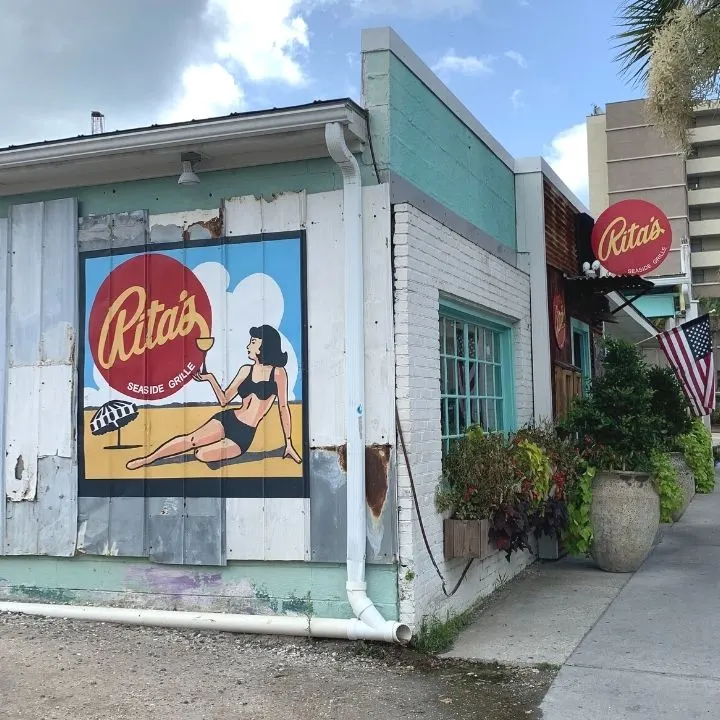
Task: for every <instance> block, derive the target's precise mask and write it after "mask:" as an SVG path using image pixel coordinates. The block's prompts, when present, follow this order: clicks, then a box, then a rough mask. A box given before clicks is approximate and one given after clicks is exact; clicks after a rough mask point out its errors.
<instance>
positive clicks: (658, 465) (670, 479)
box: [652, 452, 685, 523]
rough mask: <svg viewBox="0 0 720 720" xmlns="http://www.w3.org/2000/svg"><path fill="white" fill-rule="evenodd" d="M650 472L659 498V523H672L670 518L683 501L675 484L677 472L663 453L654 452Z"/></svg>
mask: <svg viewBox="0 0 720 720" xmlns="http://www.w3.org/2000/svg"><path fill="white" fill-rule="evenodd" d="M652 471H653V485H655V489H656V490H657V493H658V495H659V496H660V522H664V523H669V522H672V516H673V515H674V514H675V513H676V512H677V511H678V510H679V509H680V508H681V507H682V505H683V502H684V500H685V498H684V496H683V492H682V490H681V489H680V486H679V485H678V482H677V470H675V468H674V467H673V465H672V463H671V462H670V458H669V457H668V456H667V455H666V454H665V453H661V452H655V453H653V456H652Z"/></svg>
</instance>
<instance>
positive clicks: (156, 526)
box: [146, 497, 185, 565]
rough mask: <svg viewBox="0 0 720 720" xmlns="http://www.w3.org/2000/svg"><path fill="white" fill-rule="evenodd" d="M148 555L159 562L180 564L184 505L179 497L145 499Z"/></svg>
mask: <svg viewBox="0 0 720 720" xmlns="http://www.w3.org/2000/svg"><path fill="white" fill-rule="evenodd" d="M146 507H147V513H148V515H147V543H148V557H149V558H150V559H151V560H154V561H155V562H159V563H167V564H170V565H182V563H183V559H184V558H183V555H184V548H183V541H184V534H185V505H184V499H183V498H181V497H172V498H171V497H167V498H148V499H147V504H146Z"/></svg>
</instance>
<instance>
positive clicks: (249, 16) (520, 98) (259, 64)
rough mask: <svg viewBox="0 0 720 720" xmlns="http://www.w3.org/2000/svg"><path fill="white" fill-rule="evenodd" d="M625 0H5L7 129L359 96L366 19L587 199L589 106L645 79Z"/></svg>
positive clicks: (14, 133) (1, 59) (67, 131)
mask: <svg viewBox="0 0 720 720" xmlns="http://www.w3.org/2000/svg"><path fill="white" fill-rule="evenodd" d="M620 3H621V0H262V2H258V1H257V0H153V2H149V3H148V2H147V0H124V2H123V3H119V4H118V3H110V4H107V3H94V4H93V3H88V2H86V0H65V2H63V3H32V2H29V3H20V2H13V1H12V0H0V5H2V8H3V23H2V24H0V39H2V41H3V42H1V43H0V92H2V97H3V98H4V100H5V104H6V105H7V106H8V107H12V108H13V112H12V113H5V114H2V115H0V140H2V142H3V143H7V144H10V143H20V142H31V141H37V140H42V139H50V138H56V137H68V136H74V135H78V134H80V133H87V132H88V131H89V125H90V110H94V109H99V110H101V111H102V112H103V113H104V114H105V129H106V130H115V129H122V128H129V127H137V126H145V125H149V124H152V123H156V122H170V121H182V120H190V119H199V118H203V117H211V116H213V115H222V114H225V113H228V112H238V111H243V110H256V109H260V108H267V107H279V106H283V105H291V104H297V103H306V102H309V101H312V100H322V99H328V98H337V97H344V96H348V95H349V96H350V97H353V98H354V99H360V84H361V80H360V62H359V60H360V33H361V30H362V28H367V27H380V26H385V25H390V26H392V27H393V28H394V29H395V31H396V32H397V33H398V34H399V35H400V36H401V37H402V38H403V39H404V40H405V41H406V42H407V43H408V44H409V45H410V46H411V47H412V48H413V49H414V50H415V52H416V53H417V54H418V55H420V57H421V58H423V60H425V62H426V63H427V64H428V65H430V66H431V67H437V68H438V72H439V74H440V75H441V77H442V79H443V80H444V81H445V82H446V84H447V85H448V86H449V87H450V88H451V89H452V90H453V91H454V92H455V94H456V95H458V96H459V98H460V99H461V100H462V101H463V102H464V103H465V104H466V105H467V106H468V107H469V108H470V109H471V111H473V112H474V114H475V115H476V116H477V117H478V119H479V120H480V121H481V122H482V123H483V124H484V125H485V126H486V127H487V128H488V130H490V132H492V133H493V134H494V135H495V136H496V137H497V139H498V140H499V141H500V142H501V143H502V144H503V145H505V146H506V147H507V149H508V150H509V151H510V152H511V153H512V154H513V155H516V156H523V155H539V154H544V155H546V156H547V157H548V158H549V159H550V160H551V161H552V162H553V164H554V166H555V167H556V169H557V170H558V171H559V174H560V175H561V177H563V179H564V180H565V181H566V182H567V184H568V185H569V186H570V187H571V188H572V189H574V190H576V191H577V192H578V194H579V195H580V196H581V197H583V198H584V197H585V196H586V184H587V180H586V172H585V162H586V160H585V156H586V151H585V142H584V138H583V133H584V128H583V123H584V120H585V116H586V115H587V114H589V113H590V112H591V111H592V107H593V104H597V105H599V106H602V105H603V104H604V103H605V102H608V101H617V100H623V99H630V98H633V97H641V96H642V95H643V94H644V93H643V91H642V89H641V88H631V87H628V86H627V85H626V84H625V83H624V82H623V81H622V80H621V79H620V78H619V77H618V68H617V66H616V64H615V63H614V62H613V55H614V51H613V49H612V47H611V46H612V42H611V38H612V35H613V34H614V32H615V29H616V28H615V17H614V16H615V13H616V12H617V8H618V6H619V5H620ZM29 34H32V36H33V38H34V39H35V40H34V42H33V43H30V44H29V43H27V42H26V39H25V38H26V37H27V36H29ZM88 37H102V38H103V42H102V47H101V48H98V47H97V44H96V43H89V42H87V38H88ZM28 87H32V88H33V92H32V93H29V92H27V88H28Z"/></svg>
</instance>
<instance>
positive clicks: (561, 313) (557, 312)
mask: <svg viewBox="0 0 720 720" xmlns="http://www.w3.org/2000/svg"><path fill="white" fill-rule="evenodd" d="M552 311H553V327H554V329H555V342H556V343H557V346H558V347H559V348H560V349H561V350H562V349H563V348H564V347H565V343H566V342H567V314H566V312H565V299H564V298H563V296H562V293H561V292H560V291H559V290H556V291H555V294H554V295H553V301H552Z"/></svg>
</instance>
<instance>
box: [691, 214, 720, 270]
mask: <svg viewBox="0 0 720 720" xmlns="http://www.w3.org/2000/svg"><path fill="white" fill-rule="evenodd" d="M710 222H712V221H710ZM691 262H692V266H693V268H697V269H700V268H703V269H704V268H720V250H697V251H695V252H694V253H692V255H691Z"/></svg>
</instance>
